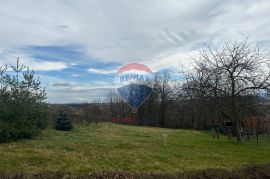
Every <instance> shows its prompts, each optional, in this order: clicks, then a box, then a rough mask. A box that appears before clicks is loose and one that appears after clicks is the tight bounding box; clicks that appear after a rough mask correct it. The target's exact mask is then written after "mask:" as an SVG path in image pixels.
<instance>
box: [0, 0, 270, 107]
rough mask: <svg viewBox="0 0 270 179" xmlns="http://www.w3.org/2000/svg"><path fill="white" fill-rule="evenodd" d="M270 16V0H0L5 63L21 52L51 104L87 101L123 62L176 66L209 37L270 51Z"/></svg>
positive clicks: (0, 48) (0, 50) (0, 56)
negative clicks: (250, 43)
mask: <svg viewBox="0 0 270 179" xmlns="http://www.w3.org/2000/svg"><path fill="white" fill-rule="evenodd" d="M269 17H270V1H269V0H246V1H245V0H43V1H41V0H24V1H23V0H0V22H1V27H0V65H4V64H14V63H15V62H16V58H17V57H20V59H21V62H22V63H24V64H25V65H27V66H29V67H31V68H32V69H34V70H35V71H36V74H37V75H38V76H40V79H41V81H42V84H43V85H44V86H46V88H47V93H48V102H51V103H70V102H84V101H89V100H92V99H94V98H98V97H105V96H106V92H107V91H108V89H110V88H111V87H112V82H113V79H114V73H115V71H116V70H117V69H118V68H119V67H120V66H122V65H123V64H127V63H131V62H137V63H143V64H145V65H147V66H149V67H150V68H151V69H152V70H153V71H159V70H164V69H166V70H169V71H171V72H175V71H176V68H179V66H180V64H182V65H186V64H189V63H190V62H189V59H188V58H187V56H188V54H190V53H192V52H194V51H196V50H198V49H200V48H202V47H204V46H205V45H206V44H207V43H209V42H210V41H214V42H215V43H218V42H221V41H224V40H225V41H227V40H241V39H243V38H245V37H247V36H249V38H250V39H251V40H255V41H257V42H259V43H260V44H261V46H262V48H263V49H264V50H265V51H269V47H270V20H269Z"/></svg>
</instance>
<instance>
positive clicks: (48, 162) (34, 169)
mask: <svg viewBox="0 0 270 179" xmlns="http://www.w3.org/2000/svg"><path fill="white" fill-rule="evenodd" d="M163 134H167V135H168V139H167V146H166V147H165V146H164V144H163ZM0 158H1V160H0V172H9V173H13V172H19V171H25V172H29V173H38V172H57V171H62V172H70V173H73V174H84V173H88V172H91V171H97V172H98V171H139V172H168V173H174V172H185V171H193V170H204V169H225V170H232V169H237V168H241V167H244V166H247V165H253V164H258V163H268V162H270V139H269V138H266V137H261V138H260V142H259V144H258V145H257V144H256V140H255V139H252V140H251V141H249V142H244V143H243V144H238V143H236V142H235V140H228V139H227V137H225V136H221V138H220V139H219V140H217V139H213V138H212V137H211V135H210V134H209V133H207V132H202V131H194V130H182V129H162V128H154V127H137V126H127V125H119V124H112V123H99V124H98V125H97V126H96V125H91V126H79V125H77V126H75V127H74V129H73V130H72V131H70V132H63V131H56V130H54V129H50V128H49V129H46V130H44V131H43V132H42V133H41V134H40V135H39V136H38V137H36V138H34V139H32V140H23V141H18V142H12V143H2V144H0Z"/></svg>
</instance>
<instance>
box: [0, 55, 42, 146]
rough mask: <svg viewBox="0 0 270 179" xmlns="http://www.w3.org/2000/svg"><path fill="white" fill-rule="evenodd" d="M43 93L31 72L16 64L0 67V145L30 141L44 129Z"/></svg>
mask: <svg viewBox="0 0 270 179" xmlns="http://www.w3.org/2000/svg"><path fill="white" fill-rule="evenodd" d="M45 99H46V92H45V89H44V88H43V87H41V83H40V81H39V79H38V78H36V77H35V75H34V72H33V71H31V70H30V69H29V68H27V67H25V66H24V65H20V64H19V60H18V61H17V64H16V66H10V67H8V66H5V67H1V68H0V142H8V141H12V140H19V139H24V138H31V137H33V136H35V135H36V134H38V133H39V132H40V130H41V129H44V127H45V126H46V119H47V104H46V102H45Z"/></svg>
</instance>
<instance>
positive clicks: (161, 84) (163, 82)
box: [154, 71, 173, 127]
mask: <svg viewBox="0 0 270 179" xmlns="http://www.w3.org/2000/svg"><path fill="white" fill-rule="evenodd" d="M170 78H171V77H170V74H169V73H168V72H166V71H165V72H158V73H156V74H155V84H154V90H156V92H157V93H158V97H159V98H158V99H159V102H160V125H161V126H162V127H165V125H166V124H165V118H166V112H167V110H168V103H169V101H170V98H171V95H172V94H173V93H172V86H171V81H170Z"/></svg>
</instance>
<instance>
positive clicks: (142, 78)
mask: <svg viewBox="0 0 270 179" xmlns="http://www.w3.org/2000/svg"><path fill="white" fill-rule="evenodd" d="M115 88H116V91H117V92H118V94H119V95H120V96H121V98H122V99H123V100H124V101H125V102H126V103H127V104H128V105H129V106H130V107H131V108H132V110H134V109H138V108H139V107H140V105H142V104H143V102H144V101H145V100H146V99H147V98H148V96H149V95H150V94H151V92H152V89H153V73H152V71H151V70H150V68H148V67H147V66H145V65H143V64H138V63H131V64H127V65H124V66H122V67H121V68H120V69H119V70H118V71H117V74H116V76H115Z"/></svg>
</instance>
